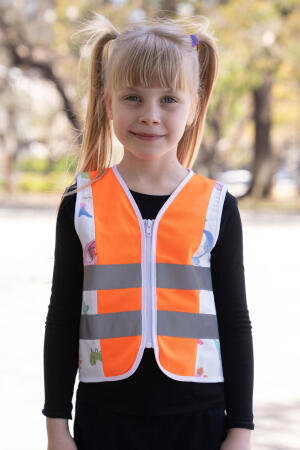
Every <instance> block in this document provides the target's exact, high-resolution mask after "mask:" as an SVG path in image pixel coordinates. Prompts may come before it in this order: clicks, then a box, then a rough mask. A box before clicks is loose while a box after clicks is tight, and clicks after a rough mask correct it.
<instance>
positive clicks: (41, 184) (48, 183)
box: [17, 172, 72, 192]
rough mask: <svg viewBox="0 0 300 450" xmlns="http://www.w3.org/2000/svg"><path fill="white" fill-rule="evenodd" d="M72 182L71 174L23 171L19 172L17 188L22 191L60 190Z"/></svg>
mask: <svg viewBox="0 0 300 450" xmlns="http://www.w3.org/2000/svg"><path fill="white" fill-rule="evenodd" d="M71 182H72V176H70V175H69V176H67V175H65V174H59V173H55V172H52V173H50V174H47V175H45V174H41V173H37V172H24V173H22V174H20V176H19V181H18V185H17V188H18V189H20V190H21V191H24V192H62V191H64V189H65V188H66V186H67V185H70V184H71Z"/></svg>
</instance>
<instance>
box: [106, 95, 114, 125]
mask: <svg viewBox="0 0 300 450" xmlns="http://www.w3.org/2000/svg"><path fill="white" fill-rule="evenodd" d="M104 101H105V107H106V114H107V116H108V118H109V119H110V120H112V118H113V116H112V107H111V104H112V100H111V96H110V95H109V93H108V92H107V91H106V92H105V94H104Z"/></svg>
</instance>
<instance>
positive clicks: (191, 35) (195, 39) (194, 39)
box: [190, 34, 199, 47]
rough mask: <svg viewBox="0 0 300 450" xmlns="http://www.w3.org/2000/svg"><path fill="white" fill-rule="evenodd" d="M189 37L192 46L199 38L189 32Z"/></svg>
mask: <svg viewBox="0 0 300 450" xmlns="http://www.w3.org/2000/svg"><path fill="white" fill-rule="evenodd" d="M190 38H191V39H192V47H195V46H196V45H197V44H198V42H199V39H198V38H197V36H195V35H194V34H190Z"/></svg>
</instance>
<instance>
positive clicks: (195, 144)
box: [178, 16, 219, 167]
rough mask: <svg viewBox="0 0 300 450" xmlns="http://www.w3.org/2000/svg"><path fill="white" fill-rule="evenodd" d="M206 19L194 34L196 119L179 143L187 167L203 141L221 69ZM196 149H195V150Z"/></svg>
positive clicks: (181, 157) (179, 150)
mask: <svg viewBox="0 0 300 450" xmlns="http://www.w3.org/2000/svg"><path fill="white" fill-rule="evenodd" d="M201 17H202V18H204V19H205V23H204V26H203V25H201V27H200V29H198V31H196V32H194V33H193V34H194V35H195V36H196V38H197V39H198V43H197V44H196V45H195V47H194V48H195V49H196V51H197V56H198V60H199V72H198V77H199V78H198V79H199V85H198V91H197V94H198V95H199V102H198V104H197V107H196V112H195V115H194V120H193V122H192V124H191V125H190V126H187V128H186V131H185V132H184V134H183V136H182V138H181V140H180V142H179V144H178V159H179V160H180V161H182V164H183V165H185V166H186V167H192V166H193V164H194V162H195V159H196V157H197V153H198V150H199V147H200V144H201V142H202V138H203V133H204V126H205V119H206V115H207V109H208V104H209V99H210V97H211V94H212V91H213V88H214V85H215V82H216V79H217V76H218V70H219V55H218V48H217V45H216V38H215V37H214V36H213V33H212V32H211V31H208V30H207V28H208V25H209V19H208V18H207V17H205V16H201ZM193 149H194V151H193Z"/></svg>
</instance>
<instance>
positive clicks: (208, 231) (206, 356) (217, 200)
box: [193, 181, 227, 381]
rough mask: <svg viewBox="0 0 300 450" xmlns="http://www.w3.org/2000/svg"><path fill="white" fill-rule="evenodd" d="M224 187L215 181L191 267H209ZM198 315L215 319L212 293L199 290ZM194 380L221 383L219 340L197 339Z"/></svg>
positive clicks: (224, 191) (218, 226) (219, 219)
mask: <svg viewBox="0 0 300 450" xmlns="http://www.w3.org/2000/svg"><path fill="white" fill-rule="evenodd" d="M226 191H227V187H226V186H225V185H223V184H222V183H220V182H218V181H216V183H215V185H214V189H213V190H212V194H211V197H210V201H209V204H208V208H207V214H206V219H205V228H204V231H203V236H202V240H201V243H200V246H199V248H198V249H197V251H196V252H195V253H194V255H193V263H194V265H195V266H201V267H210V257H211V250H212V248H213V247H214V246H215V244H216V241H217V239H218V235H219V229H220V222H221V215H222V209H223V203H224V199H225V194H226ZM199 313H201V314H214V315H216V306H215V300H214V293H213V291H208V290H204V289H200V290H199ZM195 376H196V377H201V378H203V379H205V378H207V379H208V381H209V378H214V379H215V378H219V379H220V381H223V380H224V377H223V368H222V358H221V352H220V341H219V339H198V340H197V355H196V365H195Z"/></svg>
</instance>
